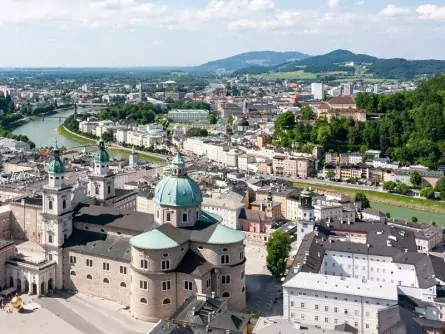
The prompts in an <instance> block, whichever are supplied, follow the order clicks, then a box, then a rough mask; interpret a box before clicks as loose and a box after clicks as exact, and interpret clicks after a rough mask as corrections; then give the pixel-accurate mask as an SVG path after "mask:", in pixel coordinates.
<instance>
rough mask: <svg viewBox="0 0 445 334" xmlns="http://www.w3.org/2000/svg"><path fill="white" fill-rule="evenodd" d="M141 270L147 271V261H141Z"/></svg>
mask: <svg viewBox="0 0 445 334" xmlns="http://www.w3.org/2000/svg"><path fill="white" fill-rule="evenodd" d="M141 268H142V269H147V268H148V262H147V260H141Z"/></svg>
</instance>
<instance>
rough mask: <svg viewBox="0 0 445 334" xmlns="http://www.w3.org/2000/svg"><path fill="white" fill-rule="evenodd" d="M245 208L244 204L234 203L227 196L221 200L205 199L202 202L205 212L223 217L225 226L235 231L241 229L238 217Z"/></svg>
mask: <svg viewBox="0 0 445 334" xmlns="http://www.w3.org/2000/svg"><path fill="white" fill-rule="evenodd" d="M244 207H245V205H244V203H242V202H237V201H232V200H230V199H227V198H226V196H221V197H220V198H210V197H204V198H203V202H202V208H203V209H204V210H207V211H208V212H212V213H216V214H217V215H219V216H221V217H222V218H223V219H224V220H223V224H224V225H226V226H228V227H231V228H233V229H235V230H239V229H240V226H239V224H238V216H239V213H240V212H241V209H243V208H244Z"/></svg>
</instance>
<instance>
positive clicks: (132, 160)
mask: <svg viewBox="0 0 445 334" xmlns="http://www.w3.org/2000/svg"><path fill="white" fill-rule="evenodd" d="M129 165H130V167H133V168H136V167H137V166H138V153H137V152H136V150H135V149H134V146H133V149H132V150H131V154H130V157H129Z"/></svg>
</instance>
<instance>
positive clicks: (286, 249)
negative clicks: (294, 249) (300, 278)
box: [266, 230, 292, 278]
mask: <svg viewBox="0 0 445 334" xmlns="http://www.w3.org/2000/svg"><path fill="white" fill-rule="evenodd" d="M291 243H292V240H291V238H290V236H289V234H288V233H287V232H285V231H283V230H278V231H276V232H274V233H273V234H272V236H271V237H270V238H269V240H267V242H266V250H267V257H266V265H267V269H269V271H270V272H271V274H272V275H273V276H275V277H276V278H280V277H281V276H283V275H284V272H285V270H286V260H287V258H288V257H289V253H290V251H291Z"/></svg>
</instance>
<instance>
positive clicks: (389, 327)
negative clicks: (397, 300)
mask: <svg viewBox="0 0 445 334" xmlns="http://www.w3.org/2000/svg"><path fill="white" fill-rule="evenodd" d="M378 318H379V333H380V334H390V333H391V334H422V333H423V330H422V327H421V326H420V325H419V324H418V323H417V322H416V321H415V315H414V313H412V312H410V311H408V310H406V309H404V308H403V307H401V306H398V305H395V306H390V307H387V308H385V309H382V310H380V311H379V313H378Z"/></svg>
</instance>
